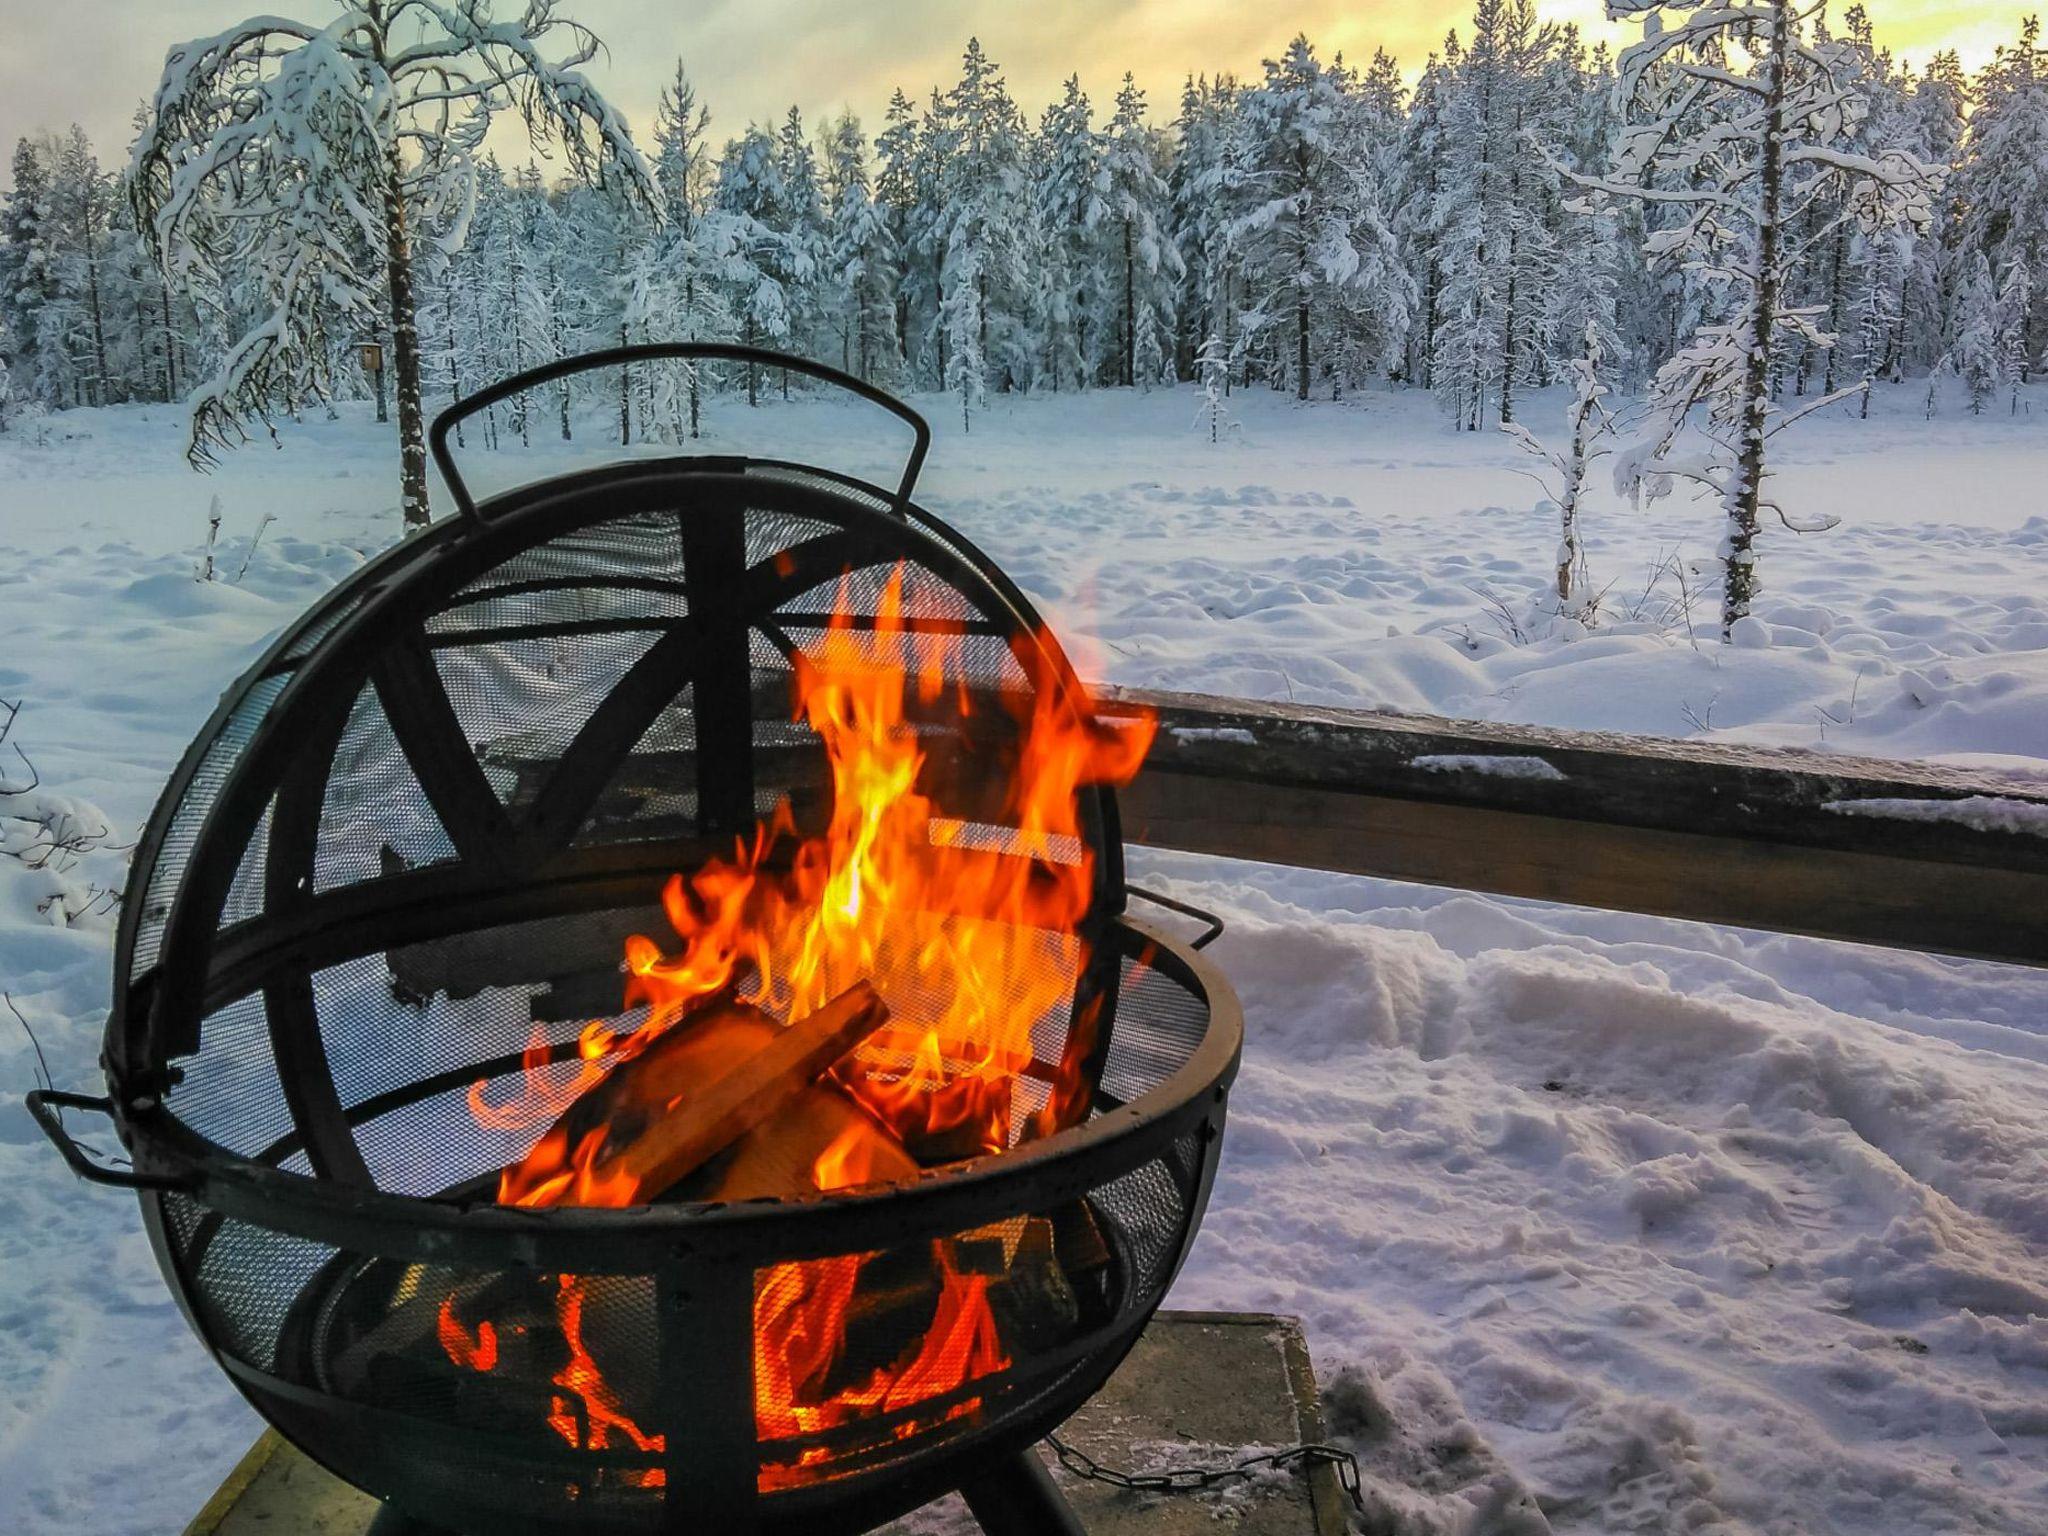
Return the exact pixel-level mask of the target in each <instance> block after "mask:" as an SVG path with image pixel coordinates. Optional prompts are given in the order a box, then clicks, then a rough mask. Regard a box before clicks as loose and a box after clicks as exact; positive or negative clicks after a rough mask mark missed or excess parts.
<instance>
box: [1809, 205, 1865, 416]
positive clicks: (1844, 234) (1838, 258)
mask: <svg viewBox="0 0 2048 1536" xmlns="http://www.w3.org/2000/svg"><path fill="white" fill-rule="evenodd" d="M1848 241H1849V231H1848V228H1847V226H1846V225H1843V224H1837V225H1836V226H1835V239H1834V248H1833V250H1832V251H1830V252H1829V255H1830V256H1831V257H1832V267H1833V270H1832V271H1831V272H1830V273H1829V275H1828V334H1829V335H1831V336H1833V337H1834V338H1835V344H1834V345H1832V346H1830V347H1829V348H1828V362H1827V373H1826V375H1825V376H1824V377H1823V378H1822V379H1821V383H1820V392H1821V393H1822V394H1824V395H1832V394H1833V393H1834V392H1835V353H1836V352H1837V351H1838V350H1839V349H1840V346H1841V340H1842V263H1843V261H1844V260H1846V259H1847V255H1848V252H1847V250H1846V247H1847V245H1848ZM1871 281H1872V282H1875V281H1877V279H1876V277H1875V276H1873V277H1872V278H1871Z"/></svg>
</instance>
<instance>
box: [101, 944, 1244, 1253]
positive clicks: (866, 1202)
mask: <svg viewBox="0 0 2048 1536" xmlns="http://www.w3.org/2000/svg"><path fill="white" fill-rule="evenodd" d="M1118 926H1120V927H1122V928H1125V929H1127V930H1128V931H1130V932H1132V933H1134V934H1136V935H1138V936H1139V937H1140V938H1141V939H1142V941H1143V942H1144V943H1145V944H1146V945H1148V946H1152V947H1153V948H1154V949H1155V950H1156V954H1157V956H1158V957H1160V958H1162V959H1165V960H1166V961H1167V965H1168V966H1170V967H1173V968H1185V972H1186V974H1185V975H1184V977H1182V978H1179V979H1181V980H1182V981H1183V983H1184V984H1185V983H1187V982H1189V981H1192V982H1193V983H1194V984H1195V985H1196V986H1197V987H1198V988H1199V990H1200V991H1201V992H1202V994H1203V995H1204V998H1205V1000H1206V1001H1207V1003H1208V1004H1209V1006H1210V1009H1211V1014H1210V1022H1209V1025H1208V1027H1207V1029H1206V1030H1205V1031H1204V1034H1203V1037H1202V1039H1201V1041H1200V1042H1199V1043H1198V1044H1197V1046H1196V1047H1195V1049H1194V1050H1193V1051H1192V1052H1191V1053H1190V1054H1189V1055H1188V1057H1187V1059H1186V1060H1185V1061H1184V1062H1183V1063H1182V1064H1181V1065H1180V1066H1179V1067H1177V1068H1176V1069H1175V1070H1174V1071H1173V1072H1172V1073H1171V1074H1170V1075H1169V1076H1168V1077H1167V1078H1165V1079H1164V1080H1163V1081H1161V1082H1160V1083H1159V1084H1158V1085H1157V1086H1155V1087H1153V1088H1151V1089H1149V1090H1147V1091H1146V1092H1145V1093H1143V1094H1141V1095H1139V1096H1138V1097H1137V1098H1135V1099H1132V1100H1131V1101H1130V1102H1129V1103H1127V1104H1124V1105H1121V1106H1119V1107H1118V1108H1115V1109H1112V1110H1108V1111H1106V1112H1105V1113H1103V1114H1100V1115H1098V1116H1096V1117H1095V1118H1094V1119H1091V1120H1089V1121H1086V1122H1085V1123H1083V1124H1080V1125H1075V1126H1070V1127H1068V1128H1067V1129H1065V1130H1063V1131H1060V1132H1057V1133H1056V1134H1054V1135H1052V1136H1048V1137H1046V1138H1044V1139H1043V1140H1041V1141H1033V1142H1026V1143H1023V1144H1021V1145H1019V1146H1016V1147H1012V1148H1009V1149H1007V1150H1006V1151H1003V1152H1001V1153H996V1154H993V1155H990V1156H986V1157H980V1158H974V1159H970V1160H967V1161H965V1162H961V1163H955V1164H949V1165H947V1166H945V1167H943V1168H935V1169H932V1170H930V1171H928V1172H927V1173H926V1174H925V1176H924V1177H922V1178H920V1179H918V1180H917V1181H916V1182H914V1183H903V1184H884V1185H876V1186H873V1187H872V1188H867V1189H861V1190H849V1191H843V1192H836V1193H833V1194H829V1195H812V1196H803V1197H792V1198H785V1199H776V1200H754V1201H739V1202H676V1203H672V1204H666V1205H662V1204H656V1205H638V1206H625V1207H596V1206H560V1207H551V1208H545V1209H527V1208H523V1207H519V1206H502V1205H498V1204H496V1203H494V1202H490V1201H474V1202H469V1203H460V1204H458V1203H455V1202H451V1201H446V1200H440V1199H436V1198H434V1197H431V1196H422V1195H407V1194H400V1193H397V1192H394V1191H389V1190H365V1189H358V1188H353V1187H350V1186H347V1185H343V1184H339V1183H337V1182H335V1181H333V1180H329V1179H320V1178H314V1177H310V1176H307V1175H304V1174H298V1173H292V1172H288V1171H286V1170H284V1169H282V1168H275V1167H271V1166H269V1165H266V1164H264V1163H261V1162H258V1161H256V1160H255V1159H253V1158H251V1157H247V1156H245V1155H242V1154H239V1153H235V1152H231V1151H228V1150H227V1149H225V1148H223V1147H221V1146H219V1145H218V1144H217V1143H215V1142H212V1141H209V1140H207V1139H206V1138H205V1137H203V1136H201V1135H200V1134H199V1133H198V1132H196V1131H194V1130H193V1129H192V1128H191V1127H190V1126H188V1125H186V1124H184V1122H182V1121H180V1120H178V1119H176V1118H175V1117H173V1116H170V1115H168V1114H167V1113H166V1112H165V1111H163V1110H162V1109H161V1108H155V1109H151V1110H149V1111H145V1112H142V1113H140V1114H135V1113H131V1114H130V1115H128V1116H127V1117H125V1124H126V1126H127V1127H128V1128H129V1129H130V1130H131V1131H134V1132H138V1133H139V1134H140V1138H141V1146H144V1147H146V1148H147V1151H148V1153H149V1154H150V1156H149V1166H150V1168H151V1169H152V1171H155V1172H159V1173H162V1174H166V1175H169V1176H171V1177H174V1178H180V1179H189V1180H190V1181H191V1182H190V1184H189V1185H184V1186H182V1187H181V1189H180V1191H179V1192H181V1193H185V1194H189V1195H191V1196H192V1197H193V1198H195V1199H198V1200H199V1201H200V1202H201V1203H203V1204H204V1205H206V1206H208V1207H210V1208H211V1209H214V1210H217V1211H219V1212H220V1213H221V1214H223V1215H226V1216H233V1217H238V1218H240V1219H244V1220H249V1221H254V1222H257V1223H259V1224H261V1225H263V1226H267V1227H271V1228H274V1229H276V1230H278V1231H283V1232H289V1233H291V1234H292V1235H294V1236H298V1237H304V1238H308V1239H311V1240H314V1241H319V1242H326V1243H332V1244H334V1245H335V1246H337V1247H342V1248H351V1249H357V1250H360V1251H363V1252H370V1253H377V1254H380V1255H383V1256H386V1257H390V1258H405V1259H412V1260H416V1261H419V1262H422V1263H449V1262H462V1261H464V1260H466V1259H467V1260H474V1261H475V1262H479V1263H489V1264H495V1265H503V1264H506V1263H517V1264H519V1265H521V1266H523V1267H527V1268H532V1269H537V1270H540V1271H542V1272H548V1271H551V1270H554V1269H559V1268H570V1269H573V1270H575V1271H576V1272H578V1273H583V1274H606V1273H639V1272H642V1271H644V1270H645V1268H646V1265H647V1257H648V1250H647V1244H648V1242H649V1240H650V1237H651V1236H652V1235H657V1234H658V1235H662V1236H667V1237H671V1238H673V1239H675V1240H676V1241H677V1243H678V1245H679V1251H680V1250H687V1251H689V1252H692V1253H697V1254H700V1255H703V1256H706V1257H710V1256H715V1255H716V1254H718V1253H719V1252H721V1251H724V1250H727V1249H732V1250H739V1249H745V1250H753V1249H757V1248H763V1247H771V1246H772V1247H773V1248H774V1249H775V1250H776V1251H777V1253H778V1254H782V1255H785V1256H787V1257H790V1258H813V1257H824V1256H826V1255H829V1254H834V1253H845V1252H854V1251H860V1250H863V1249H867V1248H872V1247H876V1246H885V1245H887V1244H888V1243H892V1242H899V1241H904V1240H907V1239H910V1238H914V1237H919V1236H927V1235H938V1234H942V1233H945V1232H949V1231H952V1230H956V1229H957V1228H958V1227H959V1226H960V1225H961V1224H962V1223H963V1221H964V1222H968V1223H970V1224H971V1222H972V1220H973V1219H974V1217H975V1216H976V1214H977V1213H978V1212H980V1211H984V1210H986V1209H989V1208H992V1207H994V1206H996V1205H997V1204H999V1203H1002V1204H1006V1205H1009V1206H1021V1205H1025V1204H1031V1203H1035V1202H1037V1201H1043V1202H1046V1203H1052V1202H1057V1201H1059V1200H1062V1199H1067V1198H1072V1197H1073V1196H1075V1195H1078V1194H1080V1193H1082V1192H1085V1191H1087V1190H1090V1189H1094V1188H1097V1187H1099V1186H1100V1185H1101V1184H1102V1182H1103V1181H1104V1180H1105V1179H1106V1178H1112V1177H1115V1176H1117V1175H1119V1174H1121V1173H1126V1172H1129V1171H1130V1170H1132V1169H1135V1168H1138V1167H1141V1166H1143V1165H1144V1164H1145V1163H1147V1162H1149V1161H1150V1160H1151V1159H1152V1158H1154V1157H1156V1156H1157V1155H1158V1154H1159V1153H1160V1151H1161V1150H1162V1149H1164V1148H1166V1147H1169V1146H1171V1145H1172V1144H1173V1143H1174V1142H1176V1141H1178V1140H1179V1139H1180V1138H1182V1137H1183V1136H1186V1135H1188V1134H1189V1133H1191V1132H1200V1133H1203V1134H1207V1133H1208V1132H1206V1131H1204V1130H1203V1129H1202V1128H1204V1127H1206V1126H1208V1125H1209V1124H1210V1123H1211V1122H1212V1117H1213V1116H1214V1115H1215V1113H1216V1111H1217V1108H1218V1106H1219V1105H1220V1104H1221V1103H1222V1102H1223V1099H1224V1097H1225V1094H1226V1093H1227V1091H1228V1089H1229V1087H1230V1085H1231V1083H1232V1082H1233V1081H1234V1080H1235V1078H1236V1075H1237V1069H1238V1065H1239V1060H1240V1056H1241V1053H1242V1045H1243V1015H1242V1012H1241V1010H1240V1007H1239V1005H1238V1003H1237V1001H1236V998H1235V995H1234V994H1233V993H1232V991H1231V990H1230V989H1229V988H1228V987H1227V986H1226V987H1218V986H1214V985H1212V984H1211V983H1213V982H1214V981H1216V980H1217V979H1218V977H1217V973H1216V972H1215V971H1214V969H1213V968H1212V967H1211V966H1210V965H1209V964H1208V963H1207V962H1206V961H1204V960H1203V959H1201V958H1200V957H1199V956H1198V955H1195V954H1194V953H1193V952H1191V951H1189V950H1187V949H1186V948H1185V947H1184V946H1183V945H1181V944H1180V943H1179V942H1178V941H1176V940H1174V939H1171V938H1169V937H1167V936H1165V935H1164V934H1161V933H1158V932H1157V931H1155V930H1151V929H1149V928H1148V927H1147V926H1146V925H1144V924H1141V923H1139V922H1137V921H1136V920H1134V919H1131V918H1128V917H1125V918H1120V919H1118ZM1164 968H1167V967H1162V969H1164ZM1069 1186H1071V1187H1069Z"/></svg>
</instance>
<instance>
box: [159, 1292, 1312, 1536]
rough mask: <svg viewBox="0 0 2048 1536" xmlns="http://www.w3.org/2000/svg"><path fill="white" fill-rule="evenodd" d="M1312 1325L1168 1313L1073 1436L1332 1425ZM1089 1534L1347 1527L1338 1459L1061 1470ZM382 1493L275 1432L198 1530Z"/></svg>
mask: <svg viewBox="0 0 2048 1536" xmlns="http://www.w3.org/2000/svg"><path fill="white" fill-rule="evenodd" d="M1322 1433H1323V1431H1322V1419H1321V1415H1320V1413H1319V1411H1318V1409H1317V1405H1316V1390H1315V1378H1314V1375H1313V1373H1312V1371H1311V1370H1310V1366H1309V1357H1308V1346H1307V1344H1306V1343H1305V1342H1304V1341H1303V1339H1302V1336H1301V1327H1300V1325H1299V1324H1298V1323H1297V1322H1296V1321H1295V1320H1294V1319H1292V1318H1284V1317H1274V1316H1271V1315H1268V1314H1264V1313H1236V1312H1162V1313H1160V1314H1159V1315H1158V1316H1157V1317H1155V1318H1154V1319H1153V1321H1152V1325H1151V1327H1149V1328H1148V1329H1146V1331H1145V1334H1144V1337H1143V1338H1141V1339H1140V1340H1139V1341H1138V1345H1137V1348H1135V1349H1134V1350H1132V1351H1131V1355H1130V1358H1129V1359H1128V1360H1126V1361H1125V1362H1124V1364H1123V1367H1122V1368H1121V1369H1120V1370H1119V1371H1118V1372H1117V1374H1116V1375H1115V1376H1114V1377H1112V1378H1111V1379H1110V1382H1109V1385H1108V1386H1107V1387H1105V1388H1104V1389H1103V1390H1102V1391H1101V1392H1100V1393H1099V1394H1098V1395H1097V1396H1096V1397H1095V1398H1094V1400H1093V1401H1091V1402H1090V1403H1088V1404H1087V1405H1086V1406H1085V1407H1083V1408H1082V1409H1081V1411H1080V1412H1079V1413H1077V1414H1076V1415H1075V1416H1074V1417H1073V1418H1072V1419H1071V1420H1069V1421H1068V1422H1067V1424H1066V1425H1065V1427H1064V1428H1063V1429H1062V1430H1061V1431H1060V1434H1061V1438H1062V1439H1064V1440H1065V1441H1066V1442H1067V1443H1068V1444H1069V1445H1071V1446H1072V1447H1074V1448H1075V1449H1076V1450H1079V1451H1082V1452H1085V1453H1086V1454H1087V1455H1089V1456H1091V1457H1093V1458H1095V1459H1096V1460H1097V1461H1099V1462H1101V1463H1103V1464H1104V1465H1106V1466H1112V1467H1117V1468H1120V1469H1122V1470H1125V1471H1148V1472H1149V1471H1162V1470H1166V1469H1169V1468H1177V1467H1184V1466H1208V1465H1215V1464H1219V1463H1225V1462H1229V1461H1232V1460H1235V1459H1237V1458H1238V1457H1240V1456H1243V1455H1245V1454H1248V1453H1249V1452H1252V1451H1256V1450H1277V1449H1279V1448H1281V1447H1283V1446H1288V1445H1293V1444H1295V1443H1296V1442H1298V1441H1301V1440H1319V1439H1321V1438H1322ZM1054 1476H1055V1477H1056V1478H1058V1480H1059V1483H1060V1486H1061V1487H1062V1488H1063V1489H1064V1490H1065V1492H1066V1494H1067V1497H1068V1498H1069V1499H1070V1500H1071V1501H1072V1502H1073V1505H1074V1508H1075V1510H1076V1512H1077V1513H1079V1515H1080V1516H1081V1519H1082V1522H1083V1523H1084V1524H1085V1525H1086V1526H1087V1528H1088V1531H1089V1536H1198V1533H1199V1536H1217V1531H1218V1527H1219V1525H1220V1526H1222V1527H1223V1528H1224V1529H1225V1530H1227V1531H1228V1532H1229V1533H1230V1536H1341V1533H1342V1532H1343V1530H1344V1512H1343V1495H1342V1492H1341V1491H1340V1489H1339V1488H1338V1486H1337V1480H1336V1477H1335V1474H1334V1473H1333V1472H1332V1471H1331V1469H1330V1468H1329V1467H1326V1466H1318V1467H1314V1468H1311V1469H1309V1470H1308V1471H1307V1472H1306V1473H1301V1472H1282V1473H1272V1472H1268V1473H1265V1474H1262V1475H1261V1476H1259V1477H1258V1478H1256V1479H1254V1480H1252V1481H1250V1482H1238V1483H1233V1484H1229V1485H1226V1486H1223V1487H1219V1488H1216V1489H1212V1490H1209V1491H1208V1492H1205V1493H1202V1494H1198V1495H1183V1494H1157V1493H1137V1492H1132V1491H1127V1490H1124V1489H1119V1488H1115V1487H1111V1486H1110V1485H1108V1484H1105V1483H1100V1482H1092V1481H1086V1480H1083V1479H1080V1478H1076V1477H1074V1476H1073V1475H1072V1474H1070V1473H1068V1472H1067V1471H1066V1469H1065V1468H1063V1467H1056V1468H1055V1469H1054ZM377 1510H378V1505H377V1501H376V1500H374V1499H372V1498H370V1497H369V1496H368V1495H367V1494H364V1493H361V1492H358V1491H357V1490H356V1489H355V1488H352V1487H351V1486H349V1485H348V1484H347V1483H344V1482H342V1481H341V1480H340V1479H339V1478H337V1477H335V1476H333V1475H332V1474H331V1473H329V1472H327V1471H325V1470H323V1469H322V1468H320V1467H319V1466H317V1465H315V1464H314V1463H313V1462H311V1461H309V1460H308V1459H307V1458H306V1457H305V1456H303V1455H301V1454H300V1453H299V1451H298V1450H297V1449H295V1448H294V1447H293V1446H291V1445H290V1444H288V1443H287V1442H285V1441H284V1440H283V1439H281V1438H280V1437H279V1436H278V1435H277V1434H276V1433H274V1432H271V1431H266V1432H265V1433H264V1435H263V1437H262V1438H261V1439H259V1440H258V1441H257V1442H256V1444H255V1446H253V1447H252V1448H251V1449H250V1452H249V1454H248V1455H247V1456H245V1457H244V1458H243V1459H242V1462H241V1465H239V1466H238V1467H236V1468H235V1470H234V1471H233V1472H232V1473H231V1474H230V1475H229V1477H228V1480H227V1481H226V1482H225V1483H223V1484H222V1485H221V1488H220V1490H219V1492H217V1493H216V1494H215V1495H214V1496H213V1498H212V1499H211V1500H209V1501H208V1502H207V1505H206V1508H205V1509H203V1510H201V1511H200V1513H199V1516H198V1518H197V1519H195V1520H194V1521H193V1522H192V1523H191V1525H189V1526H187V1527H186V1531H185V1536H279V1533H282V1532H291V1533H292V1536H366V1533H367V1532H368V1531H369V1529H370V1524H371V1522H372V1521H373V1520H374V1519H375V1518H376V1514H377ZM976 1529H977V1527H976V1526H975V1525H974V1523H973V1521H972V1519H971V1518H970V1517H969V1516H968V1514H967V1511H966V1507H965V1506H964V1505H962V1504H961V1503H960V1502H959V1500H958V1499H946V1500H941V1501H940V1502H939V1503H938V1504H935V1505H932V1506H930V1507H929V1508H926V1509H923V1510H920V1511H918V1512H917V1513H916V1514H915V1515H912V1516H909V1517H907V1518H906V1519H904V1520H902V1521H899V1522H897V1523H896V1524H895V1525H893V1526H890V1527H888V1531H889V1532H890V1533H892V1536H951V1533H953V1532H956V1531H957V1532H961V1533H967V1532H972V1531H974V1530H976Z"/></svg>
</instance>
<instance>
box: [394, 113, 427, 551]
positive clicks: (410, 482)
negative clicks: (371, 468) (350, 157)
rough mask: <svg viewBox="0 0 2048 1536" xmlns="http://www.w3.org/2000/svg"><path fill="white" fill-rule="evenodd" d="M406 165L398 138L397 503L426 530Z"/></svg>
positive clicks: (411, 523) (408, 521)
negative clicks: (406, 208)
mask: <svg viewBox="0 0 2048 1536" xmlns="http://www.w3.org/2000/svg"><path fill="white" fill-rule="evenodd" d="M404 176H405V166H404V164H403V162H401V161H400V159H399V155H398V144H397V142H396V140H394V141H393V142H392V144H391V147H390V149H389V150H388V151H387V152H386V155H385V170H384V249H385V268H386V272H387V275H388V279H389V282H390V285H391V364H392V371H393V372H394V373H395V374H396V376H397V379H396V382H397V387H398V503H399V512H400V515H401V516H402V517H403V518H404V520H405V526H406V527H407V528H424V527H426V525H427V522H428V519H429V517H430V513H429V512H428V510H427V438H426V421H425V412H424V410H423V409H422V408H421V405H420V334H419V315H418V310H417V307H416V305H415V303H414V300H413V291H412V237H411V236H410V234H409V233H408V232H407V230H406V220H405V185H404Z"/></svg>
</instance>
